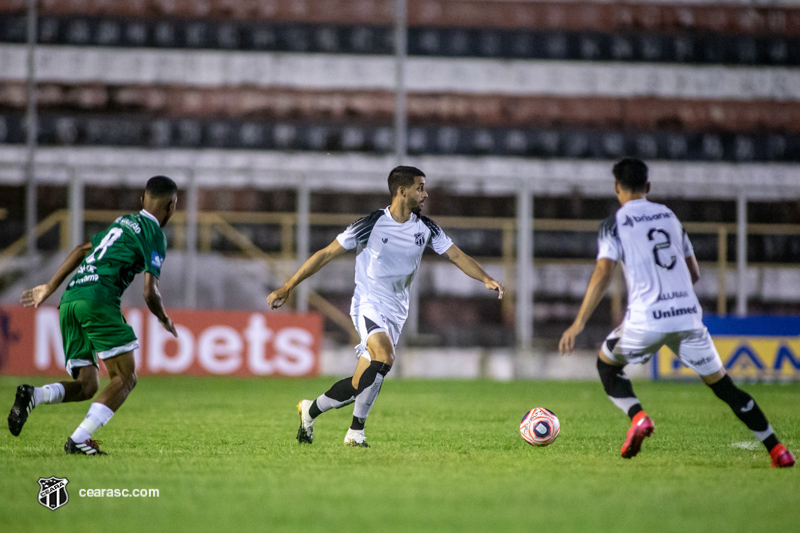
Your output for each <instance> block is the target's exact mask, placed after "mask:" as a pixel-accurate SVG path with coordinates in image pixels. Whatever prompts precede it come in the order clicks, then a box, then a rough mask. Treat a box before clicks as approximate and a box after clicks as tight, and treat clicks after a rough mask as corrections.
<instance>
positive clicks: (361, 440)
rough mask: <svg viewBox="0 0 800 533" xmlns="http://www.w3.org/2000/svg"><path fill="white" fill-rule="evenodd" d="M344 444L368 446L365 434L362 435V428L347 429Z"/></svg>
mask: <svg viewBox="0 0 800 533" xmlns="http://www.w3.org/2000/svg"><path fill="white" fill-rule="evenodd" d="M344 445H345V446H355V447H357V448H369V444H367V436H366V435H364V430H363V429H348V430H347V435H345V436H344Z"/></svg>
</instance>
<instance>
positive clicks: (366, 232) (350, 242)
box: [336, 209, 384, 250]
mask: <svg viewBox="0 0 800 533" xmlns="http://www.w3.org/2000/svg"><path fill="white" fill-rule="evenodd" d="M383 214H384V211H383V209H379V210H378V211H375V212H373V213H372V214H371V215H369V216H366V217H363V218H359V219H358V220H356V221H355V222H353V223H352V224H350V225H349V226H347V229H345V230H344V231H343V232H341V233H340V234H339V235H337V236H336V240H337V241H338V242H339V244H341V245H342V248H344V249H346V250H352V249H353V248H355V247H356V246H358V245H359V244H361V245H362V246H364V245H366V244H367V241H369V236H370V234H371V233H372V228H374V227H375V223H376V222H377V221H378V219H379V218H380V217H381V216H383Z"/></svg>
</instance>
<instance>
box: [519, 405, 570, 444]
mask: <svg viewBox="0 0 800 533" xmlns="http://www.w3.org/2000/svg"><path fill="white" fill-rule="evenodd" d="M560 431H561V423H560V422H559V421H558V417H557V416H556V415H554V414H553V412H552V411H550V410H548V409H545V408H544V407H536V408H534V409H531V410H530V411H528V412H527V413H525V416H524V417H522V422H520V423H519V432H520V434H522V438H523V439H525V442H527V443H528V444H531V445H533V446H547V445H549V444H553V442H554V441H555V440H556V438H557V437H558V434H559V432H560Z"/></svg>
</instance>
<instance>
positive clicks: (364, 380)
mask: <svg viewBox="0 0 800 533" xmlns="http://www.w3.org/2000/svg"><path fill="white" fill-rule="evenodd" d="M391 369H392V365H387V364H386V363H381V362H380V361H372V362H371V363H370V364H369V366H368V367H367V368H366V369H365V370H364V372H363V373H362V374H361V377H360V378H359V380H358V388H357V389H356V393H355V395H356V396H358V395H359V394H361V393H362V392H364V389H366V388H367V387H369V386H370V385H372V384H373V383H375V376H377V375H378V374H381V375H382V376H385V375H386V374H388V373H389V370H391Z"/></svg>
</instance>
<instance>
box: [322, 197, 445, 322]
mask: <svg viewBox="0 0 800 533" xmlns="http://www.w3.org/2000/svg"><path fill="white" fill-rule="evenodd" d="M336 240H337V241H339V244H341V245H342V246H343V247H344V248H347V249H348V250H352V249H353V248H357V250H356V253H357V255H356V290H355V293H354V294H353V301H352V303H351V305H350V314H351V315H358V309H359V307H360V306H361V305H362V304H370V305H372V306H374V307H375V308H376V309H379V310H380V311H381V312H382V313H383V314H384V315H386V318H387V319H389V320H391V321H393V322H396V323H398V324H403V323H404V322H405V320H406V318H407V317H408V300H409V288H410V287H411V282H412V281H414V277H415V276H416V275H417V271H418V270H419V263H420V260H421V258H422V252H424V251H425V246H426V245H427V246H430V247H431V248H432V249H433V251H435V252H436V253H438V254H443V253H445V252H446V251H447V249H448V248H450V246H452V245H453V241H452V240H450V238H449V237H448V236H447V235H445V233H444V231H442V229H441V228H440V227H439V226H437V225H436V223H435V222H433V221H432V220H431V219H429V218H427V217H424V216H420V217H418V216H417V215H415V214H413V213H412V215H411V218H409V219H408V220H407V221H406V222H404V223H403V224H399V223H398V222H396V221H395V220H394V219H393V218H392V214H391V213H390V212H389V208H388V207H387V208H385V209H380V210H378V211H375V212H374V213H372V214H371V215H369V216H366V217H364V218H361V219H359V220H357V221H355V222H354V223H353V224H351V225H350V226H349V227H348V228H347V229H346V230H344V231H343V232H342V233H340V234H339V236H338V237H336Z"/></svg>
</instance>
